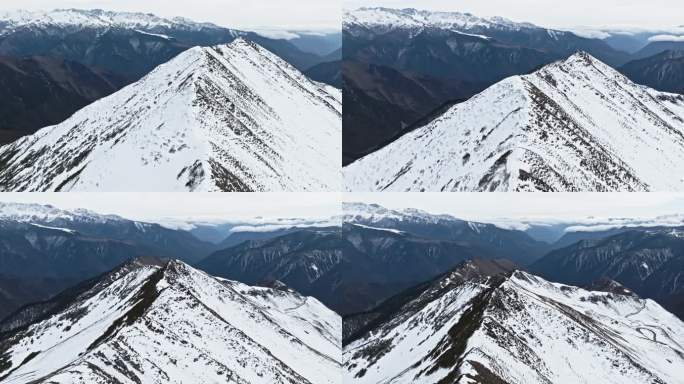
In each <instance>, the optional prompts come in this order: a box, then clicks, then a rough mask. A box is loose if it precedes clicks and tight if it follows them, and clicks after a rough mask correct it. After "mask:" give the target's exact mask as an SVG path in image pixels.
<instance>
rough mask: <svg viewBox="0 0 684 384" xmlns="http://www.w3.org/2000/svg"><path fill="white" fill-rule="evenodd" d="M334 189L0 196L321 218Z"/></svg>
mask: <svg viewBox="0 0 684 384" xmlns="http://www.w3.org/2000/svg"><path fill="white" fill-rule="evenodd" d="M340 198H341V194H338V193H77V192H70V193H1V194H0V201H2V202H20V203H39V204H50V205H53V206H55V207H57V208H62V209H75V208H86V209H90V210H93V211H95V212H98V213H102V214H116V215H120V216H123V217H125V218H127V219H134V220H141V221H158V220H162V219H169V218H175V219H179V220H185V219H192V220H196V221H205V220H206V221H223V220H230V221H232V220H235V219H252V218H255V217H257V216H261V217H264V218H312V219H324V218H329V217H331V216H334V215H339V214H340V210H341V208H340V203H339V202H340Z"/></svg>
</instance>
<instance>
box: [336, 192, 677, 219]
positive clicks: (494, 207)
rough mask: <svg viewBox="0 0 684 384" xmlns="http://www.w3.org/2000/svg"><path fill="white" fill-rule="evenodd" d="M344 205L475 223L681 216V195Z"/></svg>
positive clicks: (406, 196)
mask: <svg viewBox="0 0 684 384" xmlns="http://www.w3.org/2000/svg"><path fill="white" fill-rule="evenodd" d="M344 200H345V201H348V202H364V203H376V204H380V205H382V206H384V207H386V208H392V209H403V208H417V209H422V210H424V211H427V212H431V213H436V214H451V215H453V216H456V217H458V218H462V219H467V220H476V221H477V220H483V221H486V220H495V219H501V218H509V219H540V220H541V221H544V219H552V220H553V221H556V220H573V219H585V218H587V217H591V216H593V217H597V218H653V217H656V216H660V215H670V214H684V193H679V194H676V193H658V192H651V193H348V194H345V195H344Z"/></svg>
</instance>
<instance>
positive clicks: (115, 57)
mask: <svg viewBox="0 0 684 384" xmlns="http://www.w3.org/2000/svg"><path fill="white" fill-rule="evenodd" d="M238 37H242V38H245V39H249V40H250V41H253V42H256V43H257V44H259V45H261V46H263V47H265V48H266V49H268V50H270V51H271V52H273V53H275V54H277V55H278V56H280V57H281V58H283V59H284V60H286V61H288V62H289V63H290V64H292V65H293V66H295V67H296V68H298V69H299V70H300V71H306V70H308V69H310V68H312V67H316V66H317V65H318V64H323V63H326V62H333V61H338V60H340V58H341V54H340V53H339V52H340V51H339V47H340V46H341V41H340V38H339V33H325V34H320V33H317V34H310V33H309V34H306V33H299V34H298V35H297V37H296V38H292V39H291V40H285V39H281V38H269V37H265V36H262V35H260V34H258V33H255V32H248V31H240V30H235V29H230V28H225V27H220V26H217V25H214V24H211V23H197V22H194V21H192V20H188V19H184V18H174V19H166V18H161V17H157V16H155V15H151V14H143V13H126V12H111V11H103V10H80V9H58V10H54V11H49V12H32V11H15V12H3V13H1V14H0V57H2V60H0V62H2V63H3V64H4V65H0V68H2V70H3V71H4V75H3V82H6V83H5V84H3V85H5V87H6V88H7V92H8V94H7V95H6V96H5V97H3V98H2V101H3V103H2V104H3V107H4V108H3V109H2V110H1V111H0V131H1V132H2V134H1V135H0V139H1V140H2V141H0V144H6V143H10V142H12V141H13V140H15V139H17V138H19V137H22V136H25V135H27V134H31V133H34V132H35V131H36V130H38V129H40V128H43V127H46V126H49V125H54V124H57V123H60V122H62V121H64V120H65V119H66V118H68V117H69V116H70V115H71V114H73V113H74V112H76V111H77V110H79V109H81V108H82V107H84V106H86V105H88V104H90V103H92V102H94V101H96V100H98V99H100V98H101V97H103V96H106V95H108V94H110V93H112V92H114V91H116V90H119V89H121V88H122V87H124V86H126V85H128V84H130V83H133V82H136V81H138V80H139V79H140V78H142V77H143V76H144V75H146V74H147V73H149V72H150V71H151V70H152V69H154V68H155V67H157V66H158V65H160V64H163V63H165V62H167V61H169V60H170V59H172V58H173V57H175V56H176V55H178V54H179V53H181V52H183V51H185V50H187V49H190V48H192V47H195V46H215V45H222V44H228V43H231V42H232V41H233V40H234V39H236V38H238ZM336 52H337V53H336ZM20 59H21V61H19V60H20ZM51 61H54V62H51ZM60 61H61V62H60ZM316 73H317V76H318V77H317V78H316V80H319V81H327V80H328V78H327V77H326V76H328V75H329V74H330V72H329V71H328V72H322V71H321V70H317V71H316ZM332 81H334V80H331V82H332ZM103 82H104V83H105V84H102V83H103ZM28 84H31V86H30V87H28V88H27V86H28ZM105 85H106V86H105ZM44 90H47V91H44ZM48 91H49V92H48Z"/></svg>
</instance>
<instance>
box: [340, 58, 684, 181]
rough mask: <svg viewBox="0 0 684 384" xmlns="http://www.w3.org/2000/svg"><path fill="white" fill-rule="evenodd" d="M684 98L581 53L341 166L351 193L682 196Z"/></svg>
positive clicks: (491, 90)
mask: <svg viewBox="0 0 684 384" xmlns="http://www.w3.org/2000/svg"><path fill="white" fill-rule="evenodd" d="M683 163H684V96H681V95H674V94H668V93H661V92H657V91H654V90H652V89H649V88H646V87H643V86H639V85H636V84H634V83H632V82H631V81H629V80H628V79H627V78H626V77H624V76H623V75H621V74H620V73H618V72H617V71H615V70H614V69H612V68H610V67H609V66H607V65H605V64H603V63H602V62H600V61H598V60H596V59H595V58H593V57H591V56H590V55H588V54H586V53H583V52H579V53H577V54H575V55H573V56H571V57H570V58H568V59H567V60H565V61H561V62H557V63H553V64H550V65H548V66H546V67H544V68H542V69H540V70H539V71H537V72H534V73H532V74H530V75H525V76H514V77H510V78H508V79H505V80H503V81H501V82H499V83H497V84H495V85H493V86H492V87H490V88H488V89H486V90H485V91H483V92H482V93H480V94H479V95H476V96H474V97H473V98H472V99H470V100H468V101H467V102H464V103H461V104H458V105H455V106H454V107H452V108H451V109H449V110H448V111H447V112H446V113H444V114H443V115H442V116H440V117H438V118H437V119H435V120H433V121H432V122H431V123H429V124H428V125H426V126H424V127H421V128H419V129H416V130H415V131H413V132H411V133H408V134H406V135H405V136H403V137H401V138H400V139H398V140H397V141H395V142H393V143H392V144H390V145H388V146H387V147H385V148H383V149H381V150H379V151H377V152H375V153H372V154H370V155H368V156H366V157H364V158H362V159H360V160H358V161H356V162H355V163H353V164H350V165H349V166H347V167H346V168H345V171H344V174H345V183H346V189H348V190H350V191H656V190H669V191H672V190H684V173H682V171H681V164H683Z"/></svg>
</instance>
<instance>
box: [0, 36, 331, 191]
mask: <svg viewBox="0 0 684 384" xmlns="http://www.w3.org/2000/svg"><path fill="white" fill-rule="evenodd" d="M341 108H342V105H341V92H340V91H339V90H337V89H334V88H332V87H330V86H326V85H322V84H320V83H316V82H313V81H311V80H309V79H307V78H306V77H305V76H304V75H302V74H301V73H300V72H299V71H297V70H296V69H295V68H294V67H292V66H291V65H289V64H288V63H286V62H285V61H283V60H282V59H280V58H278V57H277V56H275V55H274V54H272V53H270V52H269V51H267V50H266V49H264V48H262V47H260V46H258V45H257V44H255V43H252V42H249V41H247V40H244V39H241V38H240V39H236V40H235V41H234V42H232V43H231V44H229V45H224V46H215V47H211V48H208V47H204V48H200V47H196V48H192V49H190V50H188V51H185V52H184V53H182V54H180V55H178V56H177V57H176V58H174V59H172V60H171V61H169V62H168V63H166V64H163V65H161V66H159V67H157V68H156V69H155V70H154V71H152V72H151V73H150V74H148V75H147V76H145V77H144V78H142V79H141V80H140V81H138V82H136V83H134V84H132V85H130V86H128V87H126V88H124V89H122V90H121V91H119V92H117V93H115V94H113V95H111V96H109V97H107V98H104V99H101V100H99V101H97V102H95V103H93V104H91V105H89V106H87V107H85V108H83V109H82V110H80V111H78V112H77V113H75V114H74V115H73V116H72V117H70V118H69V119H67V120H66V121H64V122H63V123H61V124H58V125H56V126H52V127H47V128H44V129H42V130H40V131H38V132H37V133H36V134H34V135H32V136H27V137H25V138H22V139H20V140H18V141H16V142H14V143H12V144H10V145H6V146H3V147H0V159H2V161H1V163H2V166H1V167H0V168H1V169H0V171H1V172H0V173H1V174H2V176H0V189H2V190H6V191H7V190H14V191H117V190H126V191H132V190H136V191H329V190H339V189H340V184H341V175H340V170H339V169H340V156H339V154H340V152H341V125H342V122H341Z"/></svg>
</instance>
